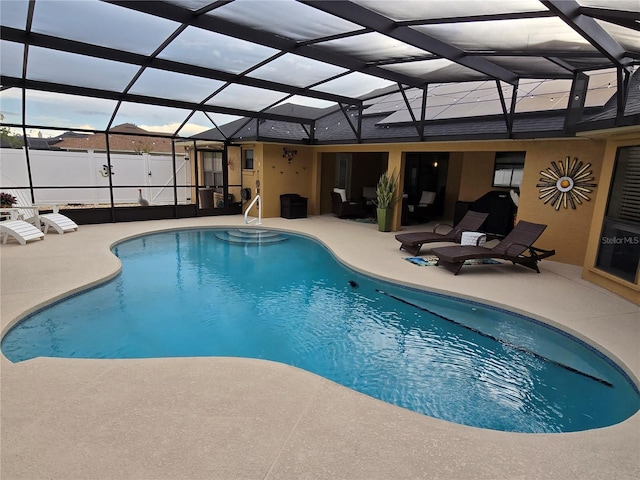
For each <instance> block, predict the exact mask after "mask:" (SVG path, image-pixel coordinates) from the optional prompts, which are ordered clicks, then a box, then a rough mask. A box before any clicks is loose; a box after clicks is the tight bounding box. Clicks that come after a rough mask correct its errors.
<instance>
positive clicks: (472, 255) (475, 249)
mask: <svg viewBox="0 0 640 480" xmlns="http://www.w3.org/2000/svg"><path fill="white" fill-rule="evenodd" d="M545 228H547V226H546V225H541V224H539V223H530V222H525V221H523V220H521V221H519V222H518V224H517V225H516V226H515V227H514V228H513V230H511V232H510V233H509V235H507V236H506V237H504V239H502V241H501V242H500V243H498V244H497V245H495V246H494V247H493V248H486V247H480V246H474V245H455V246H451V247H440V248H434V249H432V250H431V253H433V255H435V256H437V257H438V266H442V267H444V268H446V269H447V270H449V271H451V272H453V274H454V275H457V274H458V272H459V271H460V269H461V268H462V266H463V265H464V262H465V260H472V259H482V258H499V259H503V260H509V261H511V262H513V264H514V265H515V264H519V265H523V266H525V267H528V268H531V269H533V270H535V271H536V272H538V273H540V269H539V268H538V262H539V261H540V260H542V259H543V258H547V257H550V256H551V255H555V253H556V251H555V250H542V249H540V248H536V247H534V246H533V243H534V242H535V241H536V240H537V239H538V238H539V237H540V235H542V232H543V231H544V229H545Z"/></svg>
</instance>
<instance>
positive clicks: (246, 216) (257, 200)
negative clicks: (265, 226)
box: [244, 195, 262, 225]
mask: <svg viewBox="0 0 640 480" xmlns="http://www.w3.org/2000/svg"><path fill="white" fill-rule="evenodd" d="M256 202H258V218H253V219H251V220H249V219H248V217H249V211H250V210H251V209H252V208H253V206H254V205H255V204H256ZM256 220H257V223H256V225H262V200H260V195H256V198H254V199H253V202H251V203H250V204H249V207H248V208H247V209H246V210H245V212H244V223H246V224H247V225H249V224H250V223H253V222H255V221H256Z"/></svg>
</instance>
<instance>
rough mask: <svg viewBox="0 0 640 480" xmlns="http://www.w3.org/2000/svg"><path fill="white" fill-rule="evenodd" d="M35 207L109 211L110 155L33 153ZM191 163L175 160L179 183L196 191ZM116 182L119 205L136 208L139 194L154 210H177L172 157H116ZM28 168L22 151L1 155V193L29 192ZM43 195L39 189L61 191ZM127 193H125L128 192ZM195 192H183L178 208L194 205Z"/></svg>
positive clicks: (6, 150)
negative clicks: (160, 207) (164, 207)
mask: <svg viewBox="0 0 640 480" xmlns="http://www.w3.org/2000/svg"><path fill="white" fill-rule="evenodd" d="M29 160H30V163H31V175H32V178H33V185H34V188H35V197H36V198H35V200H36V203H43V204H44V203H56V204H61V205H66V204H87V205H95V204H99V205H104V204H106V205H109V204H110V201H111V199H110V196H109V189H108V188H74V187H108V186H109V168H108V166H107V154H106V153H96V152H93V151H89V152H62V151H52V150H29ZM190 172H191V168H190V165H189V160H186V159H185V158H184V157H182V156H180V157H176V183H177V184H178V185H191V176H190ZM111 180H112V182H113V186H114V189H113V195H114V203H116V204H127V203H136V202H137V200H138V188H142V196H143V197H144V198H146V199H147V200H149V203H150V204H151V205H168V204H173V200H174V197H173V195H174V194H173V163H172V159H171V155H149V154H147V153H143V154H141V155H136V154H112V155H111ZM28 185H29V177H28V173H27V162H26V159H25V152H24V150H21V149H10V148H2V149H0V187H2V188H5V189H15V188H16V187H19V186H22V187H24V186H28ZM60 186H64V187H66V188H52V189H39V188H38V187H60ZM123 187H124V188H123ZM190 197H191V189H190V188H189V187H178V203H180V204H184V203H192V201H195V199H191V198H190Z"/></svg>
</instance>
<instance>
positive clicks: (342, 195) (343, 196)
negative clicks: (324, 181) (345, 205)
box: [333, 188, 347, 202]
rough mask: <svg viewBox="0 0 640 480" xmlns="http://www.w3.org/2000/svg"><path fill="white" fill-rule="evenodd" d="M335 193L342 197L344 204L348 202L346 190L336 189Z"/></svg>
mask: <svg viewBox="0 0 640 480" xmlns="http://www.w3.org/2000/svg"><path fill="white" fill-rule="evenodd" d="M333 191H334V192H336V193H337V194H339V195H340V199H341V200H342V201H343V202H346V201H347V191H346V190H345V189H344V188H334V189H333Z"/></svg>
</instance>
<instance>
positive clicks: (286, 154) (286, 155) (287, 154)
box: [282, 147, 298, 165]
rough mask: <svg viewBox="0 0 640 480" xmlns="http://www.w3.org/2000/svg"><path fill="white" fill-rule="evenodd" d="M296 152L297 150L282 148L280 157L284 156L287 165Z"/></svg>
mask: <svg viewBox="0 0 640 480" xmlns="http://www.w3.org/2000/svg"><path fill="white" fill-rule="evenodd" d="M297 153H298V151H297V150H290V149H288V148H287V147H283V148H282V158H286V159H287V163H289V165H291V160H293V157H294V156H295V155H297Z"/></svg>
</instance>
